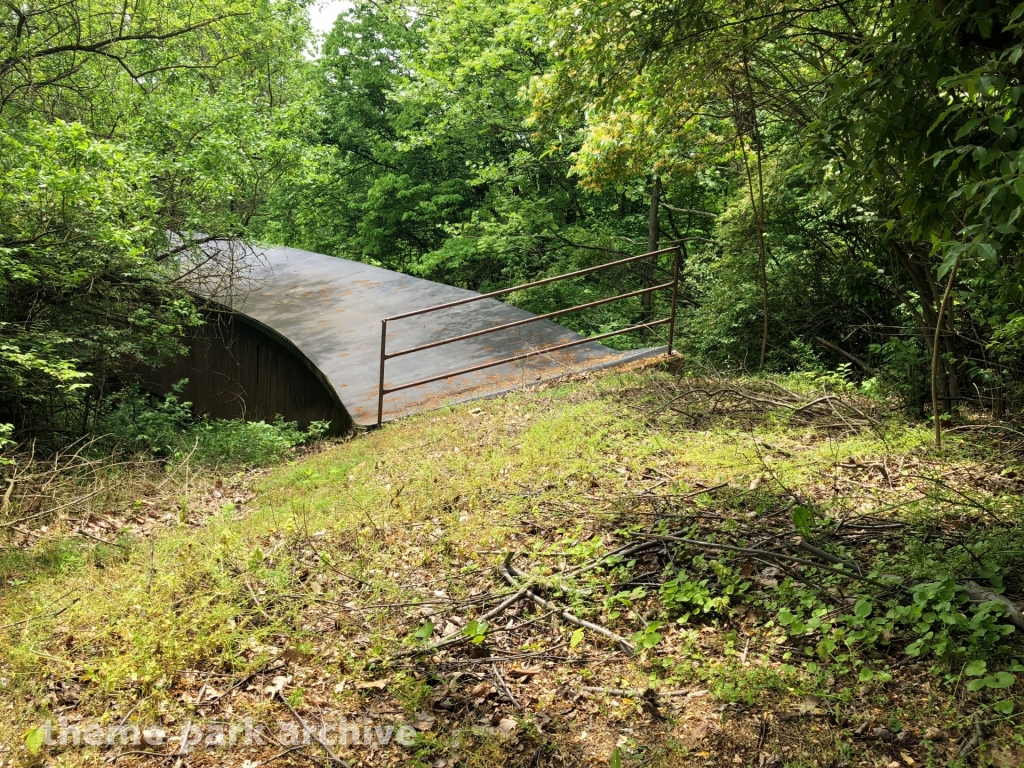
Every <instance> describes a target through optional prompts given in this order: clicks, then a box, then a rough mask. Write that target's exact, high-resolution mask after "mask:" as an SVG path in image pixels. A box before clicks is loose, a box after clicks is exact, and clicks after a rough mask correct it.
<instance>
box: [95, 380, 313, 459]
mask: <svg viewBox="0 0 1024 768" xmlns="http://www.w3.org/2000/svg"><path fill="white" fill-rule="evenodd" d="M183 384H184V382H181V383H179V384H177V385H175V387H174V388H173V391H172V392H171V393H170V394H168V395H167V396H166V397H164V398H155V397H153V396H151V395H148V394H146V393H144V392H142V391H140V390H138V389H128V390H125V391H124V392H122V393H120V394H119V395H118V396H117V398H116V399H115V400H113V401H112V402H111V405H110V408H109V410H108V412H107V413H106V415H105V416H104V417H103V419H102V420H101V429H102V431H103V432H104V433H105V437H104V438H103V440H102V441H101V442H102V444H103V447H104V449H105V450H114V451H125V452H130V453H137V452H145V453H152V454H154V455H156V456H159V457H162V458H165V459H167V460H169V461H171V462H180V461H186V460H187V461H190V462H192V463H194V464H198V465H202V466H209V467H237V466H265V465H267V464H272V463H273V462H275V461H280V460H281V458H282V457H283V456H284V454H285V453H286V452H287V451H288V450H289V449H291V448H294V447H295V446H297V445H301V444H303V443H306V442H308V441H309V440H313V439H316V438H319V437H322V436H323V435H324V434H326V432H327V430H328V428H329V427H330V424H329V422H319V421H315V422H313V423H312V424H310V425H309V428H308V429H306V430H302V429H300V428H299V425H298V423H297V422H294V421H285V420H284V418H283V417H282V416H280V415H278V416H277V417H276V419H275V420H274V422H273V423H267V422H266V421H262V420H261V421H245V420H243V419H210V418H206V417H203V418H197V417H196V416H195V415H194V414H193V412H192V409H191V408H192V404H191V403H189V402H186V401H182V400H181V399H180V398H179V396H178V393H180V391H181V388H182V386H183Z"/></svg>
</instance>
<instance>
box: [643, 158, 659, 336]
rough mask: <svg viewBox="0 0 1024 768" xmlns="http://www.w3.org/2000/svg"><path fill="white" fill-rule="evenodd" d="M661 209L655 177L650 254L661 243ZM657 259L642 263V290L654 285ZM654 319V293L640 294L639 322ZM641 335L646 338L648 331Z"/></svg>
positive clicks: (653, 183) (652, 186)
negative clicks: (659, 222)
mask: <svg viewBox="0 0 1024 768" xmlns="http://www.w3.org/2000/svg"><path fill="white" fill-rule="evenodd" d="M660 208H661V179H659V178H658V177H657V176H655V177H654V178H653V179H652V180H651V210H650V214H649V215H648V217H647V252H648V253H652V252H653V251H656V250H658V243H659V242H661V228H660V226H659V225H658V210H659V209H660ZM657 261H658V257H657V256H652V257H651V258H649V259H644V261H643V265H644V267H643V269H644V272H643V285H642V286H641V287H643V288H650V287H651V286H652V285H654V268H655V266H656V264H657ZM653 319H654V292H653V291H652V292H650V293H643V294H640V322H641V323H649V322H651V321H652V320H653ZM642 333H643V334H644V335H645V336H646V335H647V334H648V333H649V331H648V330H644V331H642Z"/></svg>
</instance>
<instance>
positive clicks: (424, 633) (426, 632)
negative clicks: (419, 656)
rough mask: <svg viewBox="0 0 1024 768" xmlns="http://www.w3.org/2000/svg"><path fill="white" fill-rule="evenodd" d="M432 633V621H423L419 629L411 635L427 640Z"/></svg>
mask: <svg viewBox="0 0 1024 768" xmlns="http://www.w3.org/2000/svg"><path fill="white" fill-rule="evenodd" d="M432 634H434V622H432V621H428V622H425V623H424V624H423V625H422V626H421V627H420V628H419V629H417V630H416V631H415V632H414V633H413V635H412V636H413V637H415V638H416V639H417V640H427V639H429V638H430V636H431V635H432Z"/></svg>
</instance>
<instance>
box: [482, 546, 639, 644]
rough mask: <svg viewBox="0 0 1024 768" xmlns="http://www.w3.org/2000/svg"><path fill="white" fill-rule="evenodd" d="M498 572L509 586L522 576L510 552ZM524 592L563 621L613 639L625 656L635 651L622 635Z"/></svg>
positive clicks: (526, 590) (528, 591)
mask: <svg viewBox="0 0 1024 768" xmlns="http://www.w3.org/2000/svg"><path fill="white" fill-rule="evenodd" d="M498 572H499V573H500V574H501V576H502V578H503V579H505V581H506V582H508V585H509V586H510V587H515V586H517V581H516V579H521V578H523V574H522V573H520V572H519V571H517V570H515V569H514V568H513V567H512V553H511V552H509V553H508V554H507V555H505V559H504V560H503V561H502V562H501V564H500V565H498ZM524 592H525V596H526V597H528V598H530V599H531V600H533V602H535V603H536V604H537V605H539V606H541V607H542V608H546V609H547V610H549V611H552V612H553V613H554V614H555V615H556V616H558V617H559V618H560V619H563V620H564V621H567V622H569V623H570V624H575V625H576V626H577V627H583V628H584V629H589V630H590V631H591V632H594V633H595V634H598V635H600V636H601V637H605V638H608V639H609V640H611V641H613V642H614V643H615V644H616V645H617V646H618V647H619V649H620V650H621V651H622V652H623V653H625V654H626V655H627V656H632V655H633V654H634V653H635V652H636V649H635V648H634V647H633V646H632V645H630V643H629V641H628V640H626V638H624V637H622V636H621V635H617V634H615V633H614V632H612V631H611V630H610V629H605V628H604V627H602V626H600V625H599V624H594V623H593V622H591V621H587V620H586V619H581V618H580V617H579V616H575V615H573V614H571V613H569V612H568V611H566V610H563V609H562V608H559V607H558V606H557V605H555V604H554V603H551V602H549V601H547V600H545V599H544V598H543V597H541V596H540V595H538V594H537V593H536V592H534V591H533V590H532V589H529V588H526V589H524Z"/></svg>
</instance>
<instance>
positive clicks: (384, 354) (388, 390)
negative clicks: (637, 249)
mask: <svg viewBox="0 0 1024 768" xmlns="http://www.w3.org/2000/svg"><path fill="white" fill-rule="evenodd" d="M665 253H672V254H674V257H673V259H672V279H671V280H669V281H668V282H665V283H661V284H660V285H652V286H649V287H646V288H640V289H639V290H636V291H630V292H629V293H622V294H619V295H618V296H611V297H609V298H606V299H598V300H597V301H589V302H587V303H586V304H579V305H577V306H575V307H569V308H567V309H559V310H557V311H555V312H548V313H546V314H543V315H536V316H534V317H527V318H524V319H522V320H516V321H515V322H512V323H503V324H502V325H496V326H494V327H493V328H484V329H482V330H479V331H473V332H472V333H463V334H460V335H459V336H452V337H451V338H448V339H441V340H440V341H432V342H430V343H429V344H420V345H419V346H416V347H410V348H409V349H402V350H399V351H398V352H391V353H389V352H388V351H387V343H388V323H389V322H393V321H395V320H404V319H405V318H409V317H415V316H417V315H425V314H427V313H428V312H437V311H438V310H442V309H450V308H451V307H458V306H461V305H463V304H471V303H472V302H474V301H483V300H484V299H493V298H495V297H497V296H505V295H507V294H510V293H515V292H516V291H522V290H525V289H527V288H536V287H537V286H539V285H548V284H549V283H556V282H558V281H560V280H568V279H570V278H573V277H579V276H580V275H589V274H590V273H592V272H599V271H601V270H604V269H611V268H612V267H618V266H622V265H623V264H630V263H632V262H636V261H642V260H643V259H652V258H656V257H658V256H660V255H662V254H665ZM681 259H682V250H681V249H680V247H679V246H673V247H672V248H662V249H661V250H660V251H651V252H650V253H644V254H641V255H639V256H630V257H629V258H627V259H619V260H618V261H610V262H608V263H607V264H599V265H598V266H596V267H589V268H587V269H581V270H578V271H576V272H569V273H567V274H564V275H556V276H555V277H548V278H545V279H543V280H535V281H534V282H532V283H524V284H523V285H517V286H515V287H513V288H503V289H501V290H500V291H491V292H490V293H483V294H480V295H479V296H470V297H469V298H467V299H459V300H458V301H449V302H447V303H445V304H436V305H435V306H432V307H424V308H423V309H415V310H413V311H411V312H403V313H402V314H400V315H392V316H391V317H385V318H384V319H383V320H381V321H380V381H379V386H378V389H377V426H378V427H379V426H381V425H382V424H383V423H384V395H389V394H392V393H393V392H401V391H402V390H405V389H412V388H413V387H421V386H423V385H424V384H432V383H433V382H435V381H441V380H443V379H450V378H452V377H454V376H462V375H463V374H466V373H473V372H475V371H481V370H484V369H485V368H494V367H495V366H498V365H506V364H508V363H515V362H518V361H519V360H526V359H527V358H530V357H537V356H538V355H544V354H547V353H549V352H556V351H558V350H560V349H568V348H570V347H577V346H580V345H581V344H589V343H590V342H592V341H600V340H601V339H607V338H610V337H612V336H621V335H623V334H626V333H632V332H633V331H639V330H643V329H647V328H656V327H657V326H660V325H668V354H672V337H673V335H674V333H675V325H676V300H677V297H678V294H679V267H680V261H681ZM669 288H670V289H671V290H672V303H671V311H670V312H669V316H668V317H665V318H662V319H660V320H654V321H648V322H646V323H638V324H637V325H632V326H630V327H628V328H622V329H620V330H618V331H611V332H609V333H602V334H600V335H598V336H590V337H588V338H585V339H578V340H577V341H570V342H566V343H565V344H556V345H554V346H551V347H545V348H544V349H536V350H531V351H529V352H523V353H520V354H518V355H513V356H511V357H505V358H502V359H501V360H491V361H488V362H486V363H480V364H478V365H472V366H469V367H467V368H460V369H458V370H455V371H451V372H449V373H442V374H440V375H437V376H431V377H429V378H426V379H417V380H416V381H410V382H407V383H405V384H400V385H398V386H395V387H385V386H384V364H385V363H386V362H387V361H388V360H391V359H392V358H395V357H401V356H402V355H411V354H412V353H413V352H422V351H424V350H427V349H433V348H434V347H440V346H443V345H445V344H454V343H455V342H457V341H464V340H465V339H473V338H476V337H477V336H484V335H486V334H488V333H494V332H495V331H504V330H508V329H509V328H516V327H518V326H520V325H527V324H528V323H536V322H537V321H539V320H550V319H551V318H553V317H561V316H562V315H567V314H569V313H571V312H576V311H578V310H581V309H588V308H590V307H598V306H601V305H602V304H610V303H612V302H613V301H621V300H622V299H628V298H631V297H633V296H642V295H644V294H648V293H653V292H654V291H661V290H666V289H669Z"/></svg>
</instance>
